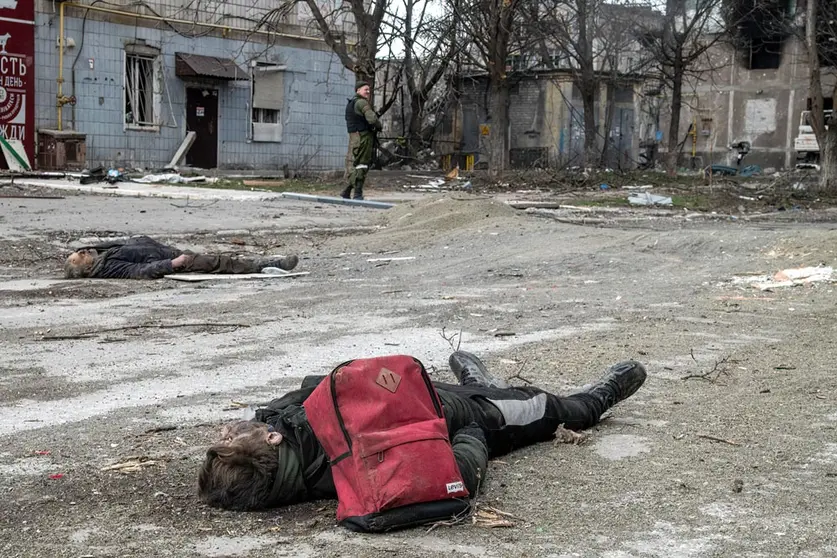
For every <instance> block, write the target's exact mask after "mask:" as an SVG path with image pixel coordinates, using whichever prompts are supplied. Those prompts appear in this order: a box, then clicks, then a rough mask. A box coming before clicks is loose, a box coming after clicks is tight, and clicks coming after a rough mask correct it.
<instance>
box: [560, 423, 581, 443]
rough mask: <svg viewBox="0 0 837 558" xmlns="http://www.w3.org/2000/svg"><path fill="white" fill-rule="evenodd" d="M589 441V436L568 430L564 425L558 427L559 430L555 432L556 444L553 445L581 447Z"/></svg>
mask: <svg viewBox="0 0 837 558" xmlns="http://www.w3.org/2000/svg"><path fill="white" fill-rule="evenodd" d="M586 441H587V434H585V433H583V432H575V431H573V430H567V429H566V428H564V425H563V424H559V425H558V429H557V430H556V431H555V443H554V444H553V445H556V446H557V445H558V444H573V445H575V446H578V445H581V444H583V443H584V442H586Z"/></svg>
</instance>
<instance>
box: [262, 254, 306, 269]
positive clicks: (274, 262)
mask: <svg viewBox="0 0 837 558" xmlns="http://www.w3.org/2000/svg"><path fill="white" fill-rule="evenodd" d="M298 263H299V258H298V257H297V256H283V257H281V258H276V259H271V260H266V261H264V262H263V263H262V268H265V267H278V268H279V269H284V270H285V271H290V270H292V269H293V268H295V267H296V264H298Z"/></svg>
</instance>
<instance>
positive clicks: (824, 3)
mask: <svg viewBox="0 0 837 558" xmlns="http://www.w3.org/2000/svg"><path fill="white" fill-rule="evenodd" d="M807 2H808V3H807V6H806V9H805V50H806V53H807V58H808V60H807V62H808V72H809V80H808V97H809V98H810V99H811V127H812V128H813V129H814V134H815V135H816V137H817V143H818V144H819V146H820V165H821V171H820V188H822V189H824V190H829V191H837V119H835V118H834V111H833V110H832V111H831V113H830V114H829V116H828V118H826V116H825V112H824V110H823V109H824V107H825V101H824V95H823V85H822V81H823V80H822V77H823V69H824V68H827V70H826V71H827V72H829V73H831V74H832V76H831V77H832V79H831V82H832V85H831V88H832V90H831V98H832V99H834V97H835V95H837V81H835V76H834V73H835V69H837V49H835V45H834V44H833V41H834V38H835V37H837V35H835V32H837V21H835V20H837V5H835V2H833V1H829V0H807Z"/></svg>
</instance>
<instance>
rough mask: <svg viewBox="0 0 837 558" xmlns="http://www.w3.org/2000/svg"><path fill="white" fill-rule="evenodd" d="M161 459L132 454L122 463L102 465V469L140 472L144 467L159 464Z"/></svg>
mask: <svg viewBox="0 0 837 558" xmlns="http://www.w3.org/2000/svg"><path fill="white" fill-rule="evenodd" d="M159 463H160V462H159V461H155V460H153V459H149V458H148V457H143V456H132V457H128V458H126V459H125V461H122V462H121V463H114V464H113V465H108V466H107V467H102V468H101V469H100V471H118V472H120V473H125V474H127V473H138V472H140V471H142V468H143V467H151V466H153V465H157V464H159Z"/></svg>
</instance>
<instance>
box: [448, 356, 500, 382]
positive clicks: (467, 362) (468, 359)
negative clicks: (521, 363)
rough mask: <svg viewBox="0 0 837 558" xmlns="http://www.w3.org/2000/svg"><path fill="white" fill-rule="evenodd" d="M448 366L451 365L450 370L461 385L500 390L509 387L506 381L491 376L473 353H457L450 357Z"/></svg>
mask: <svg viewBox="0 0 837 558" xmlns="http://www.w3.org/2000/svg"><path fill="white" fill-rule="evenodd" d="M448 364H450V369H451V371H452V372H453V375H454V376H456V379H457V380H459V384H460V385H463V386H467V385H478V386H485V387H493V388H500V389H506V388H508V387H509V384H508V383H506V381H505V380H501V379H499V378H495V377H494V376H492V375H491V374H489V373H488V369H487V368H486V367H485V364H483V363H482V361H481V360H480V359H479V358H477V357H476V355H473V354H471V353H468V352H465V351H456V352H454V353H453V354H452V355H450V358H449V359H448Z"/></svg>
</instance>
